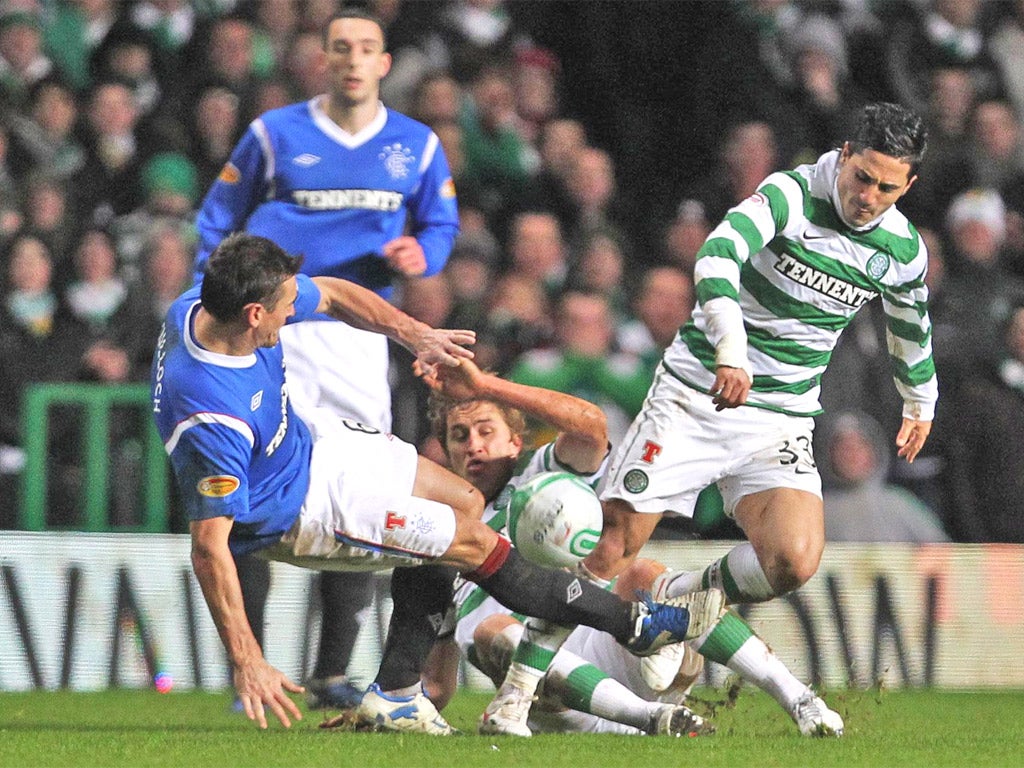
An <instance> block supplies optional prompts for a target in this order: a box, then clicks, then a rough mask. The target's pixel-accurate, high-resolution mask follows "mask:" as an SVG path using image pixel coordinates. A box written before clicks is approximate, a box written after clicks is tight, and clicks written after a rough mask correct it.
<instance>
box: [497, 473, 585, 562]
mask: <svg viewBox="0 0 1024 768" xmlns="http://www.w3.org/2000/svg"><path fill="white" fill-rule="evenodd" d="M508 510H509V514H508V533H509V538H511V539H512V543H513V544H515V546H516V548H517V549H518V550H519V551H520V552H521V553H522V554H523V556H524V557H526V558H527V559H528V560H531V561H532V562H534V563H537V564H538V565H546V566H551V567H555V568H566V567H571V566H573V565H575V564H576V563H578V562H579V561H580V560H582V559H583V558H584V557H586V556H587V555H589V554H590V552H591V551H592V550H593V549H594V546H595V545H596V544H597V540H598V538H599V537H600V536H601V524H602V522H603V519H604V518H603V516H602V514H601V502H599V501H598V500H597V495H596V494H595V493H594V491H593V489H592V488H591V487H590V486H589V485H587V483H586V482H584V481H583V480H581V479H580V478H579V477H577V476H576V475H571V474H569V473H568V472H544V473H543V474H540V475H537V476H535V477H532V478H530V480H528V481H527V482H526V483H524V484H523V485H521V486H519V487H518V488H517V489H516V490H515V491H513V493H512V499H511V501H510V502H509V507H508Z"/></svg>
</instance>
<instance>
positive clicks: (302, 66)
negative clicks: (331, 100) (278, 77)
mask: <svg viewBox="0 0 1024 768" xmlns="http://www.w3.org/2000/svg"><path fill="white" fill-rule="evenodd" d="M285 70H286V72H287V73H288V77H289V78H291V81H292V82H293V83H295V85H296V86H297V87H298V89H299V92H300V93H301V94H302V95H303V96H304V97H305V98H312V97H313V96H316V95H318V94H321V93H323V92H324V91H326V90H327V70H326V67H325V61H324V46H323V41H322V39H321V37H320V35H318V34H317V33H315V32H303V33H302V34H301V35H297V36H296V37H295V39H294V40H292V44H291V45H290V46H289V48H288V55H287V56H286V58H285Z"/></svg>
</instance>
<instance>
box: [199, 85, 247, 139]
mask: <svg viewBox="0 0 1024 768" xmlns="http://www.w3.org/2000/svg"><path fill="white" fill-rule="evenodd" d="M239 118H240V114H239V108H238V97H237V96H235V94H233V93H231V91H229V90H227V89H226V88H207V89H206V90H205V91H203V93H202V95H201V96H200V97H199V104H198V105H197V106H196V129H197V130H198V132H199V134H200V135H201V136H204V137H208V138H210V139H211V140H212V141H214V142H215V143H217V144H224V143H229V144H230V143H233V141H234V137H235V131H236V129H237V128H238V121H239Z"/></svg>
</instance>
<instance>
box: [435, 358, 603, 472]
mask: <svg viewBox="0 0 1024 768" xmlns="http://www.w3.org/2000/svg"><path fill="white" fill-rule="evenodd" d="M424 380H425V381H426V382H427V384H428V385H429V386H431V387H433V388H435V389H439V390H440V391H442V392H443V393H444V394H446V395H448V396H449V397H451V398H454V399H456V400H473V399H476V398H481V399H487V400H494V401H496V402H500V403H502V404H504V405H508V406H511V407H512V408H518V409H519V410H521V411H523V412H524V413H528V414H529V415H531V416H533V417H535V418H538V419H541V420H542V421H545V422H547V423H548V424H550V425H551V426H553V427H554V428H555V429H557V430H558V438H557V439H556V440H555V455H556V456H557V457H558V460H559V461H560V462H562V463H563V464H566V465H568V466H569V467H572V468H573V469H574V470H576V471H577V472H582V473H584V474H590V473H592V472H596V471H597V469H598V468H599V467H600V466H601V462H602V461H604V457H605V454H607V452H608V422H607V419H606V418H605V415H604V412H603V411H602V410H601V409H600V408H598V407H597V406H596V405H594V404H593V403H588V402H587V401H586V400H581V399H580V398H578V397H574V396H572V395H568V394H565V393H564V392H555V391H554V390H550V389H543V388H541V387H531V386H528V385H526V384H517V383H516V382H514V381H508V380H507V379H503V378H501V377H500V376H495V375H493V374H490V373H484V372H483V371H481V370H480V369H479V368H478V367H477V366H476V364H475V363H473V362H471V361H466V360H464V361H462V363H461V364H460V365H459V366H458V367H457V368H443V369H438V370H437V372H436V373H435V374H433V375H428V376H426V377H425V378H424Z"/></svg>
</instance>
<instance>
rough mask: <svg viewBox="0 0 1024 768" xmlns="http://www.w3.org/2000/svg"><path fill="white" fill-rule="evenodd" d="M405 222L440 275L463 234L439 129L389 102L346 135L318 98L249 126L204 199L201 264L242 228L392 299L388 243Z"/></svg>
mask: <svg viewBox="0 0 1024 768" xmlns="http://www.w3.org/2000/svg"><path fill="white" fill-rule="evenodd" d="M407 220H408V225H409V234H411V235H413V236H414V237H415V238H416V239H417V240H418V241H419V242H420V244H421V245H422V246H423V251H424V254H425V255H426V259H427V271H426V274H427V275H432V274H436V273H437V272H439V271H440V270H441V269H442V267H444V264H445V262H446V260H447V258H448V254H449V253H450V251H451V246H452V242H453V241H454V239H455V235H456V234H457V233H458V210H457V207H456V202H455V187H454V184H453V183H452V179H451V172H450V171H449V169H448V161H447V160H446V159H445V156H444V152H443V150H442V149H441V146H440V142H439V141H438V138H437V135H436V134H435V133H434V132H433V131H432V130H430V128H428V127H427V126H425V125H423V124H422V123H419V122H417V121H415V120H413V119H412V118H409V117H406V116H405V115H403V114H401V113H399V112H395V111H393V110H389V109H386V108H385V107H384V106H383V105H381V107H380V109H379V110H378V112H377V117H376V118H375V119H374V121H373V122H372V123H371V124H370V125H368V126H367V127H366V128H364V129H363V130H362V131H360V132H359V133H357V134H354V135H353V134H349V133H347V132H345V131H344V130H342V129H341V128H339V127H338V125H337V124H336V123H335V122H334V121H332V120H331V119H330V118H329V117H328V116H327V114H326V113H325V112H324V111H323V109H322V108H321V106H320V97H317V98H314V99H311V100H310V101H308V102H302V103H299V104H291V105H289V106H287V107H282V108H280V109H275V110H271V111H269V112H266V113H264V114H263V115H262V116H260V117H259V118H257V119H256V120H254V121H253V122H252V124H251V125H250V126H249V128H248V130H247V131H246V132H245V134H244V136H243V137H242V139H241V140H240V141H239V143H238V145H237V146H236V147H235V149H234V151H233V152H232V155H231V159H230V160H229V162H228V163H227V165H225V167H224V169H223V170H222V171H221V174H220V176H219V178H218V179H217V181H215V182H214V184H213V186H211V187H210V190H209V192H208V193H207V195H206V198H205V199H204V200H203V204H202V207H201V209H200V211H199V216H198V218H197V222H196V226H197V228H198V230H199V237H200V245H199V251H198V253H197V256H196V262H197V266H201V265H202V262H203V261H205V260H206V259H207V258H208V257H209V255H210V253H211V252H212V251H213V249H214V248H216V247H217V244H218V243H220V241H221V240H223V239H224V238H225V237H226V236H227V235H229V234H231V233H232V232H236V231H239V230H243V229H244V230H245V231H247V232H250V233H252V234H255V235H262V236H264V237H267V238H269V239H271V240H273V241H274V242H276V243H277V244H278V245H280V246H281V247H282V248H284V249H285V250H286V251H288V252H289V253H292V254H302V255H303V256H305V263H304V264H303V267H302V271H303V272H304V273H305V274H307V275H313V276H318V275H325V276H329V277H343V278H345V279H347V280H351V281H353V282H355V283H358V284H360V285H362V286H364V287H366V288H369V289H370V290H373V291H376V292H377V293H378V294H380V295H381V296H383V297H385V298H388V297H389V295H390V291H391V288H390V285H391V280H392V274H391V272H390V270H389V268H388V264H387V261H386V260H385V259H384V257H383V253H382V249H383V246H384V244H385V243H386V242H388V241H390V240H393V239H394V238H396V237H400V236H401V235H402V234H404V233H405V229H406V223H407Z"/></svg>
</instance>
